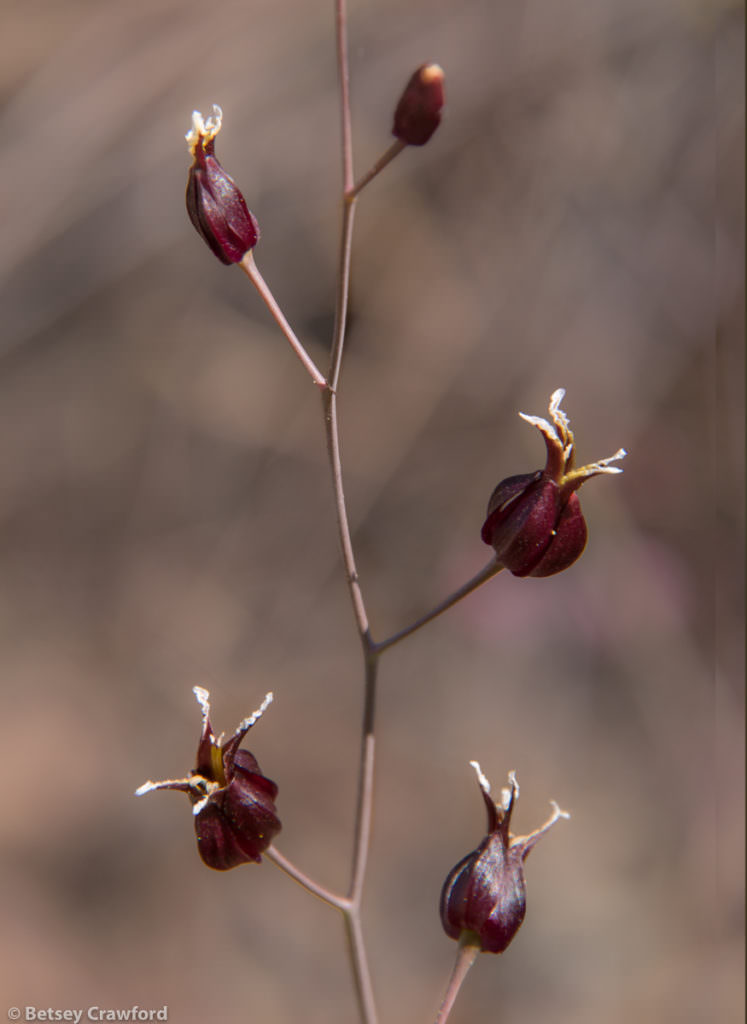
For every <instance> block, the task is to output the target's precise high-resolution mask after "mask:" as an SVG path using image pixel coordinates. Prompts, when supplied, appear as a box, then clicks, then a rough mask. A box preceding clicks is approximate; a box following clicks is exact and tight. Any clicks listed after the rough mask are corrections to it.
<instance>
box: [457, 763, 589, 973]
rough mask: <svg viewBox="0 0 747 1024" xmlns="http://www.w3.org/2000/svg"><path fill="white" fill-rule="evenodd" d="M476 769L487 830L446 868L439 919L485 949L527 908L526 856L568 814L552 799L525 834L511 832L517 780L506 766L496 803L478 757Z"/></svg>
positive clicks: (503, 939) (510, 931) (513, 927)
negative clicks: (547, 812) (505, 784)
mask: <svg viewBox="0 0 747 1024" xmlns="http://www.w3.org/2000/svg"><path fill="white" fill-rule="evenodd" d="M471 764H472V767H473V768H474V769H475V771H476V772H477V779H478V782H479V783H480V790H481V792H482V796H483V800H484V801H485V807H486V808H487V812H488V834H487V836H486V837H485V839H484V840H483V841H482V843H480V845H479V846H478V847H477V849H476V850H473V852H472V853H469V854H467V856H466V857H464V858H462V860H460V861H459V863H458V864H457V865H456V866H455V867H454V868H453V869H452V870H451V871H450V873H449V876H448V877H447V879H446V881H445V882H444V886H443V889H442V890H441V908H440V909H441V923H442V924H443V927H444V931H445V932H446V934H447V935H448V936H449V937H450V938H452V939H462V938H463V937H465V933H466V937H468V938H470V939H471V940H472V942H473V944H476V945H479V947H480V950H481V951H482V952H483V953H502V952H503V951H504V950H505V949H506V947H507V946H508V945H509V943H510V942H511V940H512V939H513V937H514V935H515V934H516V932H517V931H518V930H519V927H520V926H521V923H522V921H523V920H524V915H525V914H526V884H525V882H524V861H525V860H526V858H527V856H528V854H529V851H530V850H531V849H532V847H533V846H534V844H535V843H536V842H537V840H538V839H539V838H540V836H542V835H544V833H545V832H547V831H548V829H550V828H551V827H552V826H553V825H554V824H555V822H556V821H557V820H558V819H559V818H568V817H570V816H569V815H568V814H566V812H565V811H561V810H560V808H559V807H558V805H557V804H556V803H555V802H554V801H553V803H552V807H553V813H552V817H551V818H550V819H549V820H548V821H547V822H545V824H544V825H543V826H542V828H539V829H537V831H536V832H532V833H530V834H529V835H528V836H513V835H511V833H510V832H509V826H510V824H511V814H512V813H513V809H514V805H515V803H516V800H517V799H518V797H519V784H518V783H517V781H516V775H515V774H514V772H509V775H508V781H509V788H508V789H504V790H503V791H502V799H501V803H500V805H498V804H496V803H495V802H494V800H493V798H492V796H491V795H490V783H489V782H488V780H487V779H486V778H485V776H484V775H483V773H482V771H481V770H480V766H479V764H478V763H477V761H472V762H471Z"/></svg>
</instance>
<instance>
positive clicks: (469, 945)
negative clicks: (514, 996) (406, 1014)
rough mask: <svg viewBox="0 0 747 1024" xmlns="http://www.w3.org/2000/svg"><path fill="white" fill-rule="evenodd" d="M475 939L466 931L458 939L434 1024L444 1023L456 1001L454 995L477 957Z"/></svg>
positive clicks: (455, 995) (477, 951)
mask: <svg viewBox="0 0 747 1024" xmlns="http://www.w3.org/2000/svg"><path fill="white" fill-rule="evenodd" d="M475 939H476V936H472V935H471V934H470V933H469V932H467V933H465V934H464V935H463V937H462V938H461V939H460V940H459V947H458V949H457V955H456V960H455V962H454V969H453V970H452V972H451V977H450V978H449V984H448V985H447V987H446V994H445V996H444V1001H443V1002H442V1003H441V1009H440V1010H439V1011H438V1017H436V1024H446V1021H447V1020H448V1018H449V1014H450V1013H451V1010H452V1007H453V1006H454V1003H455V1002H456V997H457V996H458V995H459V989H460V988H461V987H462V982H463V981H464V979H465V978H466V977H467V974H468V972H469V969H470V967H471V966H472V964H473V963H474V962H475V960H476V959H477V954H478V953H479V952H480V947H479V945H477V943H476V942H475Z"/></svg>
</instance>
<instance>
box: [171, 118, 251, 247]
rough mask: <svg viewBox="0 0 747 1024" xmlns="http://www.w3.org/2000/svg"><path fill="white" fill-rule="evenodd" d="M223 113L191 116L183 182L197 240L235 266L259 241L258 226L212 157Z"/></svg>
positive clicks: (231, 181)
mask: <svg viewBox="0 0 747 1024" xmlns="http://www.w3.org/2000/svg"><path fill="white" fill-rule="evenodd" d="M222 120H223V111H222V110H221V109H220V107H219V106H216V105H215V104H214V105H213V116H212V117H208V118H207V119H205V118H203V116H202V114H201V113H200V112H199V110H195V111H194V113H193V114H192V128H191V129H190V131H189V132H187V135H186V139H187V145H188V146H189V151H190V153H191V154H192V157H193V162H192V166H191V167H190V169H189V178H188V180H187V197H186V198H187V213H188V214H189V219H190V220H191V221H192V223H193V224H194V226H195V228H196V229H197V232H198V234H199V235H200V237H201V238H202V239H203V240H204V241H205V242H206V243H207V244H208V245H209V246H210V248H211V249H212V251H213V252H214V253H215V255H216V256H217V257H218V259H219V260H220V261H221V263H226V264H228V265H230V264H231V263H239V262H240V261H241V260H242V259H243V258H244V256H245V255H246V254H247V252H248V251H249V250H250V249H253V248H254V246H255V245H256V244H257V242H258V241H259V225H258V224H257V221H256V220H255V218H254V214H252V213H251V211H250V210H248V209H247V205H246V203H245V202H244V197H243V195H242V194H241V191H240V190H239V187H238V185H237V184H236V182H235V181H234V180H233V178H232V177H231V176H230V175H229V174H227V173H226V172H225V171H224V170H223V168H222V167H221V165H220V164H219V163H218V161H217V159H216V157H215V136H216V135H217V134H218V132H219V131H220V127H221V123H222Z"/></svg>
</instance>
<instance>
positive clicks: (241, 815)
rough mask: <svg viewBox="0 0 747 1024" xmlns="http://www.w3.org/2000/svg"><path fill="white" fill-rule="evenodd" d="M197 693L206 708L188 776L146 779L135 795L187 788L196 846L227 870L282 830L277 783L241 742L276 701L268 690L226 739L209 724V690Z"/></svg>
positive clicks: (251, 857) (255, 854) (255, 857)
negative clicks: (278, 809)
mask: <svg viewBox="0 0 747 1024" xmlns="http://www.w3.org/2000/svg"><path fill="white" fill-rule="evenodd" d="M194 694H195V697H196V698H197V702H198V704H199V705H200V708H201V709H202V732H201V734H200V740H199V743H198V745H197V763H196V765H195V767H194V769H193V770H192V771H191V772H190V774H189V777H188V778H185V779H166V780H165V781H163V782H146V783H144V784H143V785H142V786H140V788H139V789H137V790H136V794H135V795H136V796H142V795H143V794H144V793H150V792H152V791H153V790H155V789H175V790H177V791H179V792H182V793H186V794H187V796H188V797H189V799H190V802H191V803H192V814H193V815H194V823H195V834H196V835H197V848H198V850H199V853H200V856H201V857H202V859H203V861H204V862H205V864H207V866H208V867H209V868H215V870H216V871H227V870H228V869H229V868H235V867H237V866H238V865H239V864H246V863H247V862H248V861H254V862H255V863H257V864H258V863H259V862H260V861H261V860H262V857H261V854H262V853H263V852H264V851H265V850H266V849H267V847H268V846H269V845H270V843H271V842H272V840H273V838H274V837H275V836H276V835H277V833H278V832H279V831H280V828H281V825H280V819H279V818H278V816H277V811H276V809H275V797H276V796H277V792H278V787H277V786H276V785H275V783H274V782H272V781H271V780H270V779H268V778H266V777H265V776H264V775H263V774H262V772H261V771H260V767H259V764H258V763H257V759H256V758H255V757H254V755H253V754H250V753H249V751H248V750H239V744H240V743H241V741H242V740H243V739H244V736H246V734H247V732H248V731H249V730H250V729H251V727H252V726H253V725H254V723H255V722H256V721H258V719H259V718H261V717H262V714H263V713H264V711H265V709H266V708H267V707H268V705H269V704H270V703H271V701H272V694H271V693H268V694H267V696H266V697H265V699H264V701H263V702H262V704H261V705H260V707H259V709H258V710H257V711H255V712H254V714H252V715H250V716H249V717H248V718H245V719H244V720H243V721H242V722H240V723H239V726H238V728H237V729H236V731H235V732H234V734H233V735H232V736H231V738H230V739H229V740H227V741H225V742H224V741H223V735H222V734H221V736H219V737H217V738H216V736H215V734H214V733H213V730H212V727H211V725H210V694H209V693H208V691H207V690H204V689H203V688H202V687H201V686H195V687H194Z"/></svg>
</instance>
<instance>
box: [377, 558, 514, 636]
mask: <svg viewBox="0 0 747 1024" xmlns="http://www.w3.org/2000/svg"><path fill="white" fill-rule="evenodd" d="M502 568H503V565H502V564H501V563H500V562H498V561H496V559H495V558H493V559H491V561H490V562H488V564H487V565H486V566H485V568H484V569H481V570H480V571H479V572H478V573H477V574H476V575H475V576H473V577H472V579H471V580H467V582H466V583H465V584H464V585H463V586H461V587H460V588H459V589H458V590H455V591H454V593H453V594H449V596H448V597H447V598H445V599H444V600H443V601H442V602H441V603H440V604H437V605H436V607H435V608H432V609H431V611H429V612H428V613H427V614H426V615H423V616H422V617H421V618H419V619H417V620H416V621H415V622H413V623H412V624H411V625H410V626H407V627H406V628H405V629H401V630H400V631H399V633H394V634H393V635H392V636H390V637H387V639H386V640H381V641H380V642H379V643H375V644H374V650H375V651H376V653H377V654H381V653H382V652H383V651H386V650H388V648H390V647H394V645H395V644H398V643H399V642H400V640H404V639H405V637H407V636H412V634H413V633H415V632H417V630H419V629H422V627H423V626H426V625H427V624H428V623H429V622H433V620H434V619H436V618H438V616H439V615H441V614H443V612H445V611H448V609H449V608H453V607H454V605H455V604H457V602H459V601H461V600H462V598H464V597H466V596H467V595H468V594H471V593H472V591H473V590H477V588H478V587H481V586H482V585H483V583H487V581H488V580H489V579H492V578H493V576H495V575H496V573H499V572H500V571H501V569H502Z"/></svg>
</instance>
